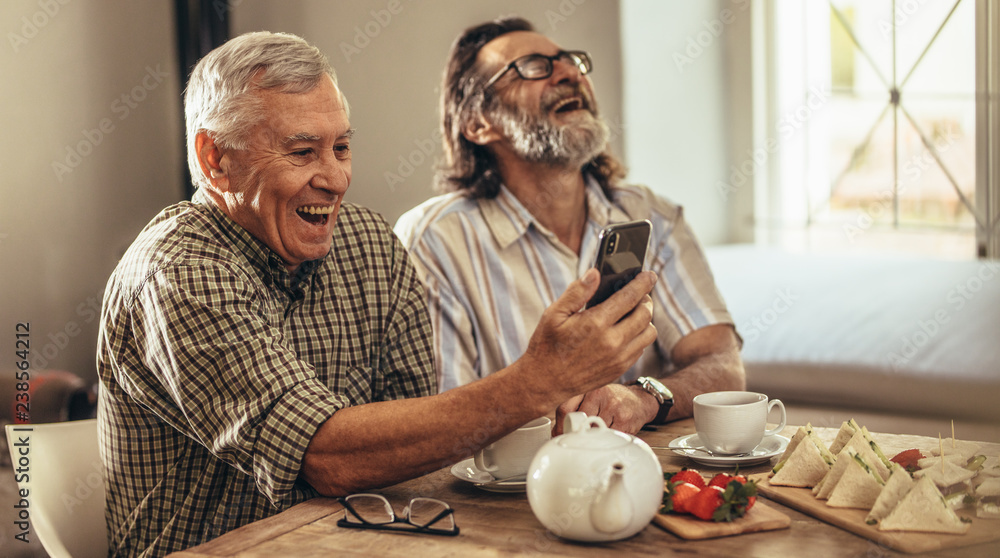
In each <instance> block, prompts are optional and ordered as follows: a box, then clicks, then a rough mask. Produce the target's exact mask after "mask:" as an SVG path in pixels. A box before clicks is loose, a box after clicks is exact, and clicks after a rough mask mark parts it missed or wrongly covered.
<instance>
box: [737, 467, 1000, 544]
mask: <svg viewBox="0 0 1000 558" xmlns="http://www.w3.org/2000/svg"><path fill="white" fill-rule="evenodd" d="M766 477H767V474H760V475H752V478H754V480H756V481H757V491H758V492H760V493H761V494H763V495H765V496H767V497H768V498H770V499H772V500H774V501H775V502H778V503H780V504H784V505H786V506H788V507H790V508H793V509H796V510H798V511H800V512H802V513H805V514H808V515H811V516H813V517H815V518H816V519H819V520H821V521H825V522H827V523H830V524H831V525H836V526H837V527H840V528H841V529H844V530H847V531H850V532H852V533H854V534H855V535H860V536H862V537H865V538H867V539H869V540H871V541H874V542H875V543H877V544H879V545H881V546H885V547H888V548H891V549H893V550H898V551H900V552H907V553H915V552H929V551H933V550H943V549H947V548H960V547H963V546H971V545H976V544H982V543H986V542H992V541H998V540H1000V519H982V518H977V517H976V513H975V510H973V509H968V508H967V509H963V510H958V511H957V512H956V513H958V515H959V517H965V518H969V519H972V526H971V527H970V528H969V531H968V532H967V533H965V534H964V535H951V534H946V533H919V532H915V531H879V530H878V527H877V526H874V525H868V524H867V523H865V517H867V516H868V510H854V509H845V508H831V507H830V506H828V505H826V500H819V499H817V498H816V497H814V496H813V495H812V489H809V488H792V487H790V486H771V485H770V484H769V483H768V482H767V478H766Z"/></svg>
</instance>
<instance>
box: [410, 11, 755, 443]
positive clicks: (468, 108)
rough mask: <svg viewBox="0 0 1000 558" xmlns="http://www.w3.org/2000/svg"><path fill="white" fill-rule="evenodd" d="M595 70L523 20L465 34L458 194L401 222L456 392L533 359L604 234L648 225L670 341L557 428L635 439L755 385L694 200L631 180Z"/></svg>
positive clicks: (663, 326) (451, 156)
mask: <svg viewBox="0 0 1000 558" xmlns="http://www.w3.org/2000/svg"><path fill="white" fill-rule="evenodd" d="M591 70H592V61H591V59H590V56H589V54H587V53H586V52H582V51H566V50H563V49H562V48H561V47H559V46H558V45H556V44H555V43H554V42H552V41H551V40H549V39H548V38H546V37H545V36H543V35H541V34H539V33H537V32H535V31H534V29H533V27H532V26H531V24H530V23H529V22H527V21H525V20H523V19H520V18H505V19H500V20H496V21H493V22H488V23H484V24H482V25H478V26H475V27H471V28H469V29H467V30H466V31H465V32H464V33H463V34H462V35H461V36H459V37H458V39H457V40H456V41H455V43H454V44H453V46H452V49H451V53H450V55H449V60H448V65H447V68H446V71H445V76H444V82H443V84H442V88H441V89H442V105H441V106H442V112H443V114H442V116H443V122H442V127H443V130H442V132H443V137H444V148H445V155H446V160H445V162H444V165H443V166H442V168H441V170H440V172H439V175H438V181H439V184H438V186H439V187H443V189H445V190H452V192H451V193H448V194H445V195H442V196H439V197H436V198H433V199H431V200H428V201H427V202H425V203H423V204H421V205H420V206H419V207H416V208H414V209H412V210H410V211H409V212H407V213H406V214H405V215H403V216H402V217H401V218H400V220H399V222H398V223H397V224H396V227H395V231H396V234H397V235H399V237H400V238H401V239H402V240H403V243H404V244H405V245H406V246H407V248H408V249H409V250H410V252H411V254H412V255H413V256H414V260H415V261H416V263H417V267H418V270H419V272H420V276H421V279H422V280H423V282H424V284H425V286H426V287H427V291H428V300H429V307H430V310H431V319H432V324H433V326H434V330H435V340H434V348H435V366H436V369H437V374H438V381H439V384H440V387H441V389H442V390H447V389H450V388H454V387H456V386H460V385H464V384H468V383H470V382H473V381H474V380H477V379H479V378H482V377H486V376H488V375H490V374H494V373H497V372H498V371H502V370H505V369H506V368H507V367H509V366H510V365H511V364H513V363H514V362H515V361H516V360H517V359H518V358H520V357H521V355H522V354H523V353H524V351H525V349H526V348H527V347H528V340H529V338H530V337H531V335H532V331H533V330H534V329H535V328H536V326H537V325H538V324H539V323H540V322H539V321H540V319H541V317H542V315H543V312H544V311H545V309H546V307H548V306H550V305H551V304H552V303H553V302H554V301H556V299H557V298H558V297H559V296H560V295H561V294H562V293H563V292H564V291H565V290H566V288H567V287H568V286H569V285H570V284H571V283H572V282H573V280H574V279H575V278H576V277H579V276H581V275H583V274H584V273H585V272H587V270H588V269H589V268H590V267H591V266H592V265H593V262H594V260H595V256H596V253H597V245H598V241H597V237H598V233H599V231H600V230H601V228H602V227H604V226H606V225H608V224H611V223H620V222H625V221H630V220H635V219H648V220H649V221H650V222H651V223H652V225H653V231H652V238H651V241H650V251H649V253H648V255H647V260H646V267H647V269H650V270H652V271H653V272H654V273H656V274H657V275H658V276H659V281H658V282H657V284H656V286H655V287H654V290H653V292H652V293H651V296H652V299H653V303H654V312H653V325H654V326H655V327H656V330H657V340H656V341H655V342H654V343H653V345H651V346H650V347H647V348H646V350H645V352H644V354H643V355H642V357H640V359H639V360H638V362H636V364H635V365H633V366H632V367H631V368H630V369H629V371H628V372H626V373H625V374H624V375H622V376H621V377H620V378H618V379H617V381H616V382H614V383H610V384H608V385H605V386H603V387H600V388H598V389H595V390H592V391H589V392H587V393H585V394H582V395H578V396H574V397H572V398H569V399H568V400H567V401H565V402H564V403H563V404H562V405H560V406H559V408H558V411H557V417H556V427H557V432H558V429H559V428H560V427H561V424H562V417H563V416H564V415H565V414H566V413H569V412H571V411H577V410H579V411H584V412H586V413H588V414H590V415H597V416H600V417H601V418H603V419H604V420H605V422H606V423H608V424H609V425H611V426H612V427H613V428H616V429H618V430H621V431H624V432H629V433H634V432H636V431H638V430H639V429H640V428H642V427H643V426H644V425H646V424H660V423H663V422H666V421H669V420H674V419H679V418H683V417H687V416H690V415H691V414H692V399H693V398H694V396H695V395H698V394H699V393H703V392H708V391H719V390H742V389H745V385H746V380H745V373H744V370H743V365H742V361H741V359H740V355H739V350H740V343H741V341H740V338H739V337H738V335H737V334H736V331H735V328H734V326H733V320H732V318H731V317H730V315H729V313H728V311H727V310H726V306H725V303H724V302H723V300H722V297H721V296H720V294H719V292H718V290H717V289H716V287H715V284H714V280H713V277H712V274H711V271H710V270H709V268H708V265H707V263H706V261H705V258H704V256H703V254H702V251H701V249H700V247H699V245H698V243H697V241H696V239H695V237H694V235H693V233H692V232H691V229H690V228H689V227H688V225H687V223H686V222H685V221H684V218H683V213H682V211H681V208H680V207H679V206H677V205H674V204H672V203H670V202H669V201H667V200H664V199H662V198H660V197H657V196H656V195H655V194H653V192H652V191H651V190H649V189H648V188H646V187H642V186H630V185H624V184H622V183H621V180H622V178H623V177H624V170H623V168H622V166H621V165H620V164H619V163H618V161H617V160H616V159H615V158H614V157H613V156H612V155H611V154H610V153H609V152H608V151H607V142H608V128H607V125H606V124H605V123H604V122H603V121H602V120H601V119H600V118H599V117H598V114H597V106H596V104H595V101H594V93H593V89H592V86H591V82H590V79H589V77H588V74H589V73H590V72H591ZM597 308H600V305H598V306H596V307H595V308H594V309H597ZM591 310H593V309H591ZM591 310H586V311H584V312H589V311H591ZM537 373H538V374H543V373H545V372H544V371H542V370H538V371H537Z"/></svg>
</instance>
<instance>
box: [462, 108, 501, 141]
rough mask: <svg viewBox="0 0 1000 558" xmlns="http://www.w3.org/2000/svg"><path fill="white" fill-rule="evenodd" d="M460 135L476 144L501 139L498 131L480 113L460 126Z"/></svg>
mask: <svg viewBox="0 0 1000 558" xmlns="http://www.w3.org/2000/svg"><path fill="white" fill-rule="evenodd" d="M462 135H463V136H464V137H465V139H467V140H469V141H471V142H472V143H474V144H476V145H488V144H491V143H493V142H495V141H500V139H501V136H500V133H499V132H497V130H496V128H494V127H493V125H492V124H490V123H489V122H487V121H486V119H485V118H483V115H482V114H477V115H476V116H474V117H473V118H472V119H471V120H469V122H468V123H466V125H465V127H464V128H462Z"/></svg>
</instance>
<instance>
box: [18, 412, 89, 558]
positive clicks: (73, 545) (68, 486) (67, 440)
mask: <svg viewBox="0 0 1000 558" xmlns="http://www.w3.org/2000/svg"><path fill="white" fill-rule="evenodd" d="M6 428H7V446H8V448H9V449H10V457H11V461H12V463H13V466H14V474H15V480H17V485H18V489H19V492H21V491H24V490H27V498H25V500H27V508H26V509H27V511H28V519H27V522H28V524H29V525H30V529H31V531H32V533H31V534H29V536H37V537H38V540H40V541H41V542H42V546H43V547H44V548H45V550H46V552H48V553H49V556H51V557H52V558H64V557H65V558H70V557H72V558H88V557H91V556H93V557H95V558H96V557H100V558H104V557H106V556H107V554H108V540H107V527H106V525H105V522H104V472H103V471H104V468H103V465H102V464H101V457H100V453H99V449H98V444H97V419H90V420H78V421H70V422H57V423H51V424H8V425H7V427H6ZM17 499H18V500H19V501H20V500H21V498H20V497H18V498H17ZM18 503H19V504H21V505H22V506H23V505H24V502H18ZM20 511H21V508H18V512H20ZM17 531H18V529H17V528H16V526H15V533H16V532H17Z"/></svg>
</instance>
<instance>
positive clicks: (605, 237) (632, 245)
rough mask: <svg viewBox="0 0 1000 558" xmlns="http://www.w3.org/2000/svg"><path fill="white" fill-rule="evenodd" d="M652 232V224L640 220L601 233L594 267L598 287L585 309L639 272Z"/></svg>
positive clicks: (618, 224) (620, 224) (609, 228)
mask: <svg viewBox="0 0 1000 558" xmlns="http://www.w3.org/2000/svg"><path fill="white" fill-rule="evenodd" d="M652 229H653V225H652V224H650V222H649V221H647V220H645V219H642V220H639V221H629V222H627V223H617V224H614V225H608V226H607V227H604V229H602V230H601V233H600V236H598V239H597V241H598V244H599V247H598V249H597V262H596V263H595V264H594V267H596V268H597V270H598V271H600V272H601V284H600V286H598V287H597V292H596V293H594V296H593V297H592V298H591V299H590V301H589V302H588V303H587V308H590V307H591V306H596V305H598V304H600V303H602V302H604V301H605V300H607V298H608V297H609V296H611V295H613V294H615V293H616V292H618V290H619V289H621V288H622V287H624V286H625V285H626V284H628V282H629V281H631V280H632V279H634V278H635V276H636V275H638V274H639V272H640V271H642V263H643V262H644V261H645V260H646V246H647V245H648V244H649V235H650V231H652Z"/></svg>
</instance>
